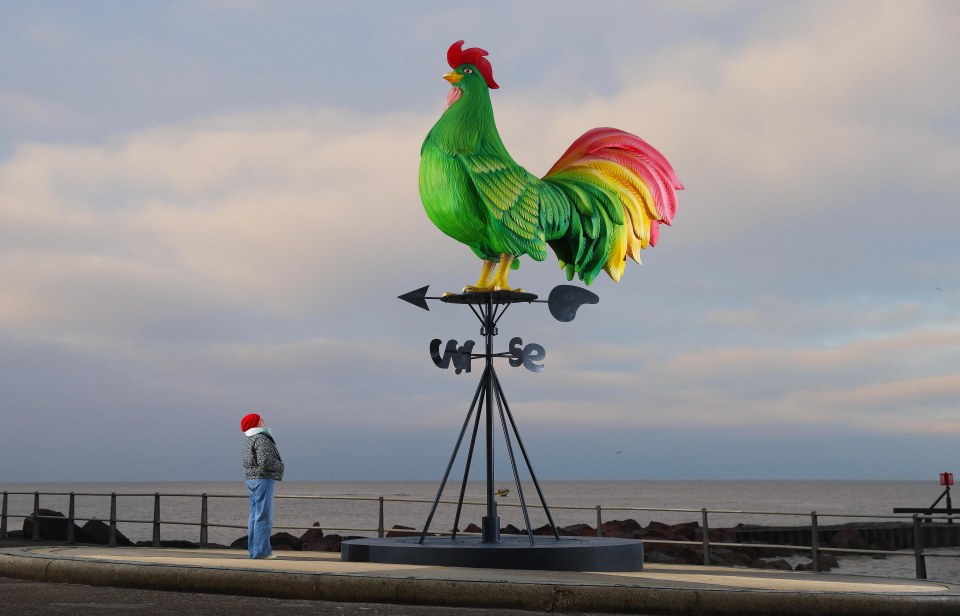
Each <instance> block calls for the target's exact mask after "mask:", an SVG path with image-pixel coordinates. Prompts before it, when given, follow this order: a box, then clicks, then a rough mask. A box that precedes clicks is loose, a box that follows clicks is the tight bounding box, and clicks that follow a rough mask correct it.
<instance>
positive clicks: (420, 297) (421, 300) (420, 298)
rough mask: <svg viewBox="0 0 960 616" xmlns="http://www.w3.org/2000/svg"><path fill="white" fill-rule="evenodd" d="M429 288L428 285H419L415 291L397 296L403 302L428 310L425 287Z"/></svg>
mask: <svg viewBox="0 0 960 616" xmlns="http://www.w3.org/2000/svg"><path fill="white" fill-rule="evenodd" d="M429 288H430V285H427V286H425V287H420V288H419V289H417V290H416V291H410V292H409V293H404V294H403V295H400V296H399V297H400V299H402V300H403V301H405V302H410V303H411V304H413V305H414V306H416V307H417V308H423V309H424V310H430V306H427V289H429Z"/></svg>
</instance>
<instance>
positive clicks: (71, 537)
mask: <svg viewBox="0 0 960 616" xmlns="http://www.w3.org/2000/svg"><path fill="white" fill-rule="evenodd" d="M74 501H75V498H74V494H73V492H71V493H70V504H69V505H68V506H67V507H68V508H67V543H76V542H77V537H76V533H75V531H74V530H73V527H74V523H73V518H74V513H75V510H74Z"/></svg>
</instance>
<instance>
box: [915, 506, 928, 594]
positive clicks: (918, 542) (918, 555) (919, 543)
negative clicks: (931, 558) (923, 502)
mask: <svg viewBox="0 0 960 616" xmlns="http://www.w3.org/2000/svg"><path fill="white" fill-rule="evenodd" d="M920 523H921V520H920V514H918V513H915V514H913V556H914V559H915V560H916V563H917V578H918V579H921V580H925V579H927V561H926V558H924V556H923V527H922V526H920Z"/></svg>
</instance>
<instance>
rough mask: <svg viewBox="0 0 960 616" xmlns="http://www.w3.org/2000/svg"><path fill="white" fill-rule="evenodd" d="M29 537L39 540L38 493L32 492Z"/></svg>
mask: <svg viewBox="0 0 960 616" xmlns="http://www.w3.org/2000/svg"><path fill="white" fill-rule="evenodd" d="M32 526H33V528H32V531H33V532H32V533H31V535H32V536H31V539H33V540H34V541H40V493H39V492H34V493H33V524H32Z"/></svg>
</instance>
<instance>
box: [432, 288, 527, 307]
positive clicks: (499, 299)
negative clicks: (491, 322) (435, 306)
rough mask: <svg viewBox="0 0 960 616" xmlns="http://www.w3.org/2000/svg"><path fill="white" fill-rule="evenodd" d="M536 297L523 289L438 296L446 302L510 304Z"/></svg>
mask: <svg viewBox="0 0 960 616" xmlns="http://www.w3.org/2000/svg"><path fill="white" fill-rule="evenodd" d="M535 299H537V295H535V294H534V293H526V292H524V291H477V292H474V293H457V294H452V295H444V296H443V297H441V298H440V301H441V302H444V303H446V304H486V303H487V302H489V303H491V304H498V305H499V304H512V303H514V302H532V301H534V300H535Z"/></svg>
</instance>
